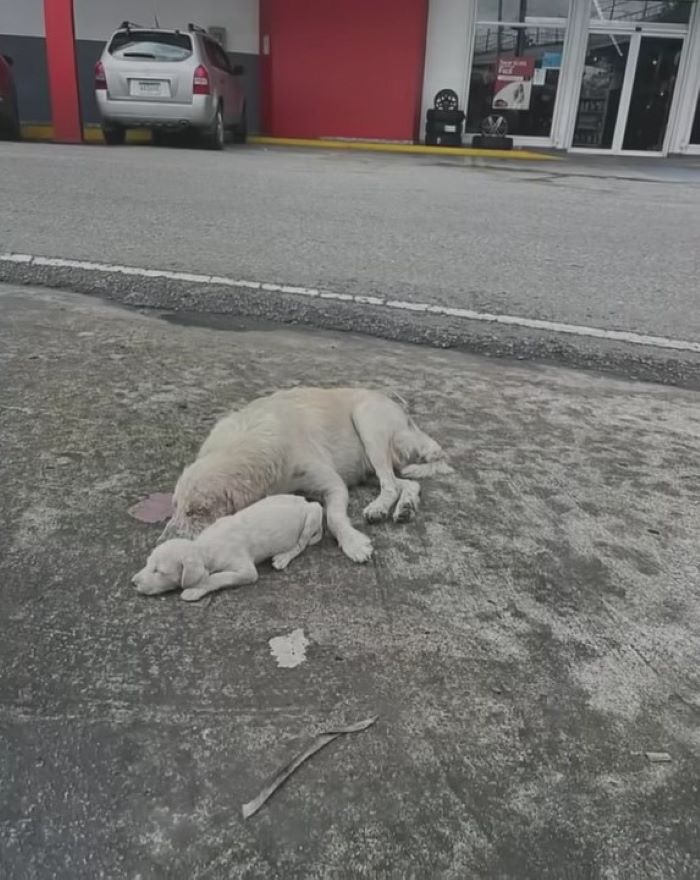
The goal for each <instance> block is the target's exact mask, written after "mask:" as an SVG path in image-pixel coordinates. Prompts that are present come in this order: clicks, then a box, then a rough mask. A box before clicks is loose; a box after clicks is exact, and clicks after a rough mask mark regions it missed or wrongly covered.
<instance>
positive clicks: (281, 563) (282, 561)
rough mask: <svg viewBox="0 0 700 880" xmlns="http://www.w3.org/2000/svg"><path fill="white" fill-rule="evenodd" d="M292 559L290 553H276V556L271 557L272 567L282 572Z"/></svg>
mask: <svg viewBox="0 0 700 880" xmlns="http://www.w3.org/2000/svg"><path fill="white" fill-rule="evenodd" d="M292 559H294V556H292V555H291V554H290V553H278V554H277V556H273V557H272V567H273V568H274V569H276V570H277V571H284V569H285V568H286V567H287V566H288V565H289V563H290V562H291V561H292Z"/></svg>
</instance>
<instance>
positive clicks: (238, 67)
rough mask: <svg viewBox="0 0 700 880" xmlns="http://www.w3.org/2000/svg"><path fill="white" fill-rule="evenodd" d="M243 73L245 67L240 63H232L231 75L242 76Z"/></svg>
mask: <svg viewBox="0 0 700 880" xmlns="http://www.w3.org/2000/svg"><path fill="white" fill-rule="evenodd" d="M244 73H245V67H243V65H242V64H234V65H233V75H234V76H243V74H244Z"/></svg>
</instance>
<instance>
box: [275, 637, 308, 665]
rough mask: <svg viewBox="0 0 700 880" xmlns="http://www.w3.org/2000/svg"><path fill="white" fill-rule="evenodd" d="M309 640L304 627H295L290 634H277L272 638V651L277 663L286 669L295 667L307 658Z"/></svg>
mask: <svg viewBox="0 0 700 880" xmlns="http://www.w3.org/2000/svg"><path fill="white" fill-rule="evenodd" d="M308 646H309V640H308V639H307V638H306V636H305V635H304V630H303V629H295V630H294V632H291V633H289V635H288V636H275V637H274V638H273V639H270V651H271V653H272V656H273V657H274V658H275V660H276V661H277V665H278V666H281V667H282V668H284V669H294V667H295V666H299V665H300V664H301V663H303V662H304V660H306V649H307V647H308Z"/></svg>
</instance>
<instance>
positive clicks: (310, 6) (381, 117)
mask: <svg viewBox="0 0 700 880" xmlns="http://www.w3.org/2000/svg"><path fill="white" fill-rule="evenodd" d="M427 6H428V0H293V2H292V0H261V3H260V34H261V87H262V114H263V125H264V127H265V130H266V133H267V134H270V135H273V136H275V137H304V138H320V137H349V138H373V139H374V138H377V139H385V140H413V139H415V138H416V136H417V134H418V125H419V115H420V95H421V88H422V82H423V61H424V55H425V34H426V22H427ZM266 35H268V36H269V49H270V53H269V55H265V54H264V50H265V37H266Z"/></svg>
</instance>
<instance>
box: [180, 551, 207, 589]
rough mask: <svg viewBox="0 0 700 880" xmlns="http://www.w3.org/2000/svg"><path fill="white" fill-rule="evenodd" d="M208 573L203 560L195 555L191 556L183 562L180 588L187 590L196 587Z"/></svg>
mask: <svg viewBox="0 0 700 880" xmlns="http://www.w3.org/2000/svg"><path fill="white" fill-rule="evenodd" d="M206 573H207V572H206V569H205V568H204V563H203V562H202V560H201V559H200V558H199V557H198V556H196V555H195V554H192V555H189V556H187V557H185V559H184V560H183V561H182V575H181V576H180V586H181V587H182V589H183V590H187V589H188V588H189V587H195V586H196V585H197V584H198V583H199V582H200V581H201V580H202V578H203V577H204V576H205V575H206Z"/></svg>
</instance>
